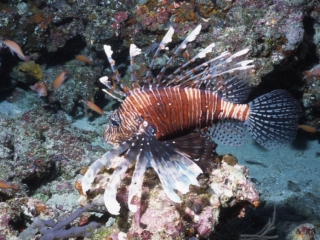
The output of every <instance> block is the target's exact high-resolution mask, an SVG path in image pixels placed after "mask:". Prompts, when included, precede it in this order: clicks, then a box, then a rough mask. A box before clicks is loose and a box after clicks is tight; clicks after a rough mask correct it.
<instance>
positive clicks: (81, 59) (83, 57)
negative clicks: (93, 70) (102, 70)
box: [75, 55, 93, 66]
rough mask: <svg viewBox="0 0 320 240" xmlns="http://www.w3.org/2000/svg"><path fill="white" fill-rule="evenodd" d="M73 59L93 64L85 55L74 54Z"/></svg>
mask: <svg viewBox="0 0 320 240" xmlns="http://www.w3.org/2000/svg"><path fill="white" fill-rule="evenodd" d="M75 59H76V60H78V61H80V62H84V63H88V64H89V65H90V66H92V65H93V62H92V61H91V60H90V59H89V58H88V57H87V56H84V55H76V57H75Z"/></svg>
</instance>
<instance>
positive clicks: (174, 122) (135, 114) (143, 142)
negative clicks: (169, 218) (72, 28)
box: [82, 25, 301, 214]
mask: <svg viewBox="0 0 320 240" xmlns="http://www.w3.org/2000/svg"><path fill="white" fill-rule="evenodd" d="M200 30H201V25H199V26H198V27H196V28H195V29H194V30H193V31H192V32H191V33H190V34H189V35H188V36H187V37H186V38H185V40H184V41H183V42H182V43H181V44H180V46H179V47H178V48H177V49H176V50H175V51H174V52H173V53H172V55H171V57H170V58H169V60H168V61H167V62H166V63H165V65H164V67H163V68H162V69H161V70H160V72H159V73H158V75H157V76H155V77H154V76H153V74H152V72H153V71H152V70H153V66H154V63H155V61H156V59H157V57H158V55H159V53H160V52H161V51H162V50H167V49H168V47H167V44H168V43H169V42H171V41H172V36H173V34H174V30H173V28H170V29H169V30H168V32H167V34H166V35H165V36H164V38H163V39H162V41H161V42H160V44H159V46H158V48H157V50H156V51H155V54H154V57H153V58H152V60H151V63H150V65H149V68H148V70H147V71H146V74H145V77H144V78H142V79H140V80H136V78H135V73H134V57H135V56H137V55H139V54H141V50H140V49H139V48H137V47H136V46H135V45H134V44H132V45H131V46H130V64H131V67H130V69H131V73H130V74H131V85H132V88H129V87H128V86H125V84H124V82H123V80H122V79H121V76H120V74H119V72H118V70H117V69H116V66H115V61H114V60H113V59H112V54H113V52H112V50H111V47H110V46H107V45H105V46H104V50H105V53H106V55H107V57H108V60H109V63H110V65H111V68H112V71H113V72H114V74H115V79H116V80H115V81H113V80H110V81H109V80H108V78H107V77H102V78H101V79H100V81H101V82H102V83H103V84H104V85H105V86H106V87H107V88H108V90H104V91H105V92H106V93H107V94H108V95H110V96H112V97H114V98H115V99H117V100H118V101H120V102H121V105H120V107H119V108H118V109H116V110H115V111H114V112H113V113H112V114H111V116H110V119H109V124H108V125H107V126H106V127H105V130H104V139H105V141H106V142H108V143H112V144H115V145H116V146H115V147H114V149H112V150H111V151H109V152H107V153H106V154H104V155H103V156H101V157H100V158H99V159H98V160H96V161H95V162H94V163H93V164H92V165H91V166H90V167H89V169H88V170H87V172H86V174H85V175H84V177H83V180H82V189H83V192H84V193H88V192H89V191H90V190H91V189H93V188H94V187H93V185H94V181H95V178H96V177H97V175H98V173H99V171H100V170H101V169H102V168H106V169H110V168H115V170H114V172H113V174H112V176H111V178H110V180H109V182H108V183H107V186H106V188H105V192H104V202H105V205H106V208H107V209H108V211H109V212H110V213H112V214H119V211H120V207H121V206H120V204H119V203H118V201H117V199H116V195H117V189H118V187H119V185H120V182H121V176H122V174H124V173H125V172H126V171H127V170H128V168H130V167H131V166H132V165H134V166H135V167H134V171H133V175H132V180H131V184H130V186H129V196H128V205H129V209H130V210H131V211H132V212H135V211H137V209H138V208H139V206H137V205H135V204H134V203H133V202H132V199H133V198H134V196H136V195H139V194H140V193H141V191H140V190H141V187H142V182H143V181H142V180H143V175H144V173H145V171H146V169H147V168H148V167H152V168H153V169H154V171H155V172H156V173H157V175H158V177H159V179H160V181H161V184H162V186H163V188H164V190H165V192H166V194H167V196H168V197H169V198H170V199H171V200H172V201H173V202H181V199H180V197H179V196H178V194H177V193H176V192H175V190H178V191H179V192H181V193H182V194H185V193H187V192H188V191H189V186H190V185H198V180H197V176H198V175H199V174H201V173H202V169H201V168H200V167H199V166H198V164H197V163H196V162H197V161H198V160H199V159H200V161H210V160H211V158H212V152H213V143H212V142H211V140H210V139H209V138H207V137H206V136H207V135H210V136H211V137H213V139H216V140H218V141H220V142H221V143H223V144H226V145H230V146H242V145H244V144H245V143H246V132H249V133H250V135H251V136H252V137H253V138H254V139H255V140H256V141H257V142H258V143H259V144H260V145H262V146H264V147H266V148H268V149H274V148H279V147H281V146H282V145H284V144H288V143H290V142H292V141H293V140H294V138H295V135H296V130H297V128H298V119H299V117H300V115H301V109H300V106H299V104H298V102H297V101H296V100H295V99H294V98H292V97H291V96H290V95H289V94H288V93H287V92H286V91H284V90H275V91H273V92H271V93H267V94H265V95H262V96H260V97H258V98H257V99H255V100H253V101H251V102H250V103H248V104H244V103H243V102H244V101H246V100H247V97H248V94H249V92H250V88H249V86H248V81H249V77H250V73H252V71H251V70H252V69H253V68H254V65H253V60H243V56H244V55H245V54H247V53H248V52H249V49H243V50H241V51H238V52H236V53H234V54H231V53H229V52H223V53H221V54H220V55H219V56H216V57H213V58H210V59H209V60H204V61H202V62H199V63H198V64H194V63H195V62H197V60H199V59H201V58H204V57H205V56H206V55H207V54H208V53H210V52H211V51H212V48H213V47H214V43H213V44H210V45H209V46H208V47H206V48H205V49H203V50H202V51H200V52H199V53H198V54H197V55H196V56H194V57H193V58H192V59H190V60H189V61H187V62H186V63H184V64H183V65H182V66H180V67H179V68H178V69H177V70H175V71H174V72H173V73H171V74H168V75H165V74H166V70H167V68H169V67H170V64H171V63H172V61H173V60H174V59H175V57H176V56H177V55H178V54H179V53H180V52H181V51H182V50H184V49H185V48H186V46H187V44H188V43H189V42H192V41H193V40H194V39H195V38H196V37H197V35H198V34H199V33H200ZM115 86H117V87H115ZM191 136H192V137H191ZM208 149H209V150H208ZM199 164H200V163H199Z"/></svg>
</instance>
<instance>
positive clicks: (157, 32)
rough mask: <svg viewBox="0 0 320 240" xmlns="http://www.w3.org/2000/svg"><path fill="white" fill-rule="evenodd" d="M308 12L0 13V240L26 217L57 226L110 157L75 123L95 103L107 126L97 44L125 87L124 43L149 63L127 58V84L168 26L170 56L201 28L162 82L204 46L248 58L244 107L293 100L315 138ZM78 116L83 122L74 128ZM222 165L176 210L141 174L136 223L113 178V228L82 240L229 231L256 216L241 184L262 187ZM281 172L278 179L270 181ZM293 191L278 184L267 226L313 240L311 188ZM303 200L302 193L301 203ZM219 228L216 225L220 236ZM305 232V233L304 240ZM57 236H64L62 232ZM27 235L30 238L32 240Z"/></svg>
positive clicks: (54, 4)
mask: <svg viewBox="0 0 320 240" xmlns="http://www.w3.org/2000/svg"><path fill="white" fill-rule="evenodd" d="M319 9H320V2H319V1H312V0H292V1H291V0H271V1H264V0H255V1H249V0H237V1H207V2H205V1H171V0H169V1H164V0H161V1H155V0H145V1H134V0H132V1H122V0H121V1H96V0H81V1H73V0H46V1H45V0H35V1H21V0H10V1H1V3H0V63H1V65H0V76H1V78H0V83H1V88H0V91H1V97H0V104H2V103H6V104H8V105H6V107H7V108H8V109H10V111H9V113H3V112H2V111H4V110H5V107H4V106H2V105H1V107H0V108H1V109H0V110H1V115H0V160H1V161H0V180H3V181H6V182H10V183H16V184H17V185H18V186H19V187H20V189H19V190H18V191H15V190H11V189H6V190H4V189H1V190H0V201H1V202H0V239H5V237H7V238H9V239H18V237H17V236H18V235H19V233H20V232H21V231H22V229H25V228H28V226H30V225H31V223H32V222H33V220H34V219H35V218H36V217H38V218H39V219H56V220H58V221H62V219H66V218H67V217H66V215H69V214H71V213H73V212H75V211H76V209H78V207H79V206H78V203H77V199H78V198H79V194H80V193H78V192H77V190H75V188H74V187H73V186H74V184H75V183H76V181H77V180H80V178H81V175H80V173H82V174H83V172H85V170H86V167H87V166H88V165H90V164H91V163H92V162H93V161H94V160H95V159H97V158H98V157H99V156H101V155H102V154H104V153H105V152H106V151H107V149H108V148H110V146H104V145H103V142H102V140H101V132H102V128H103V127H102V126H103V125H104V124H105V123H106V121H107V120H106V118H104V117H98V114H96V113H93V112H92V111H87V109H86V104H85V101H86V100H89V101H91V102H95V103H98V105H99V106H101V107H102V108H103V110H104V112H106V114H107V115H108V114H109V112H108V111H111V110H112V109H114V104H115V102H114V101H113V100H110V98H105V97H104V95H103V94H102V93H101V88H102V85H101V84H100V83H99V82H98V78H99V77H100V76H102V75H107V76H109V77H110V76H111V72H110V70H109V69H110V68H109V66H107V65H106V63H105V62H106V58H105V55H104V53H103V47H102V46H103V44H109V45H112V46H113V49H116V51H117V53H115V54H114V55H115V56H119V57H118V58H117V59H115V60H116V61H117V63H118V66H117V67H118V69H119V70H120V71H121V72H122V73H123V74H122V76H123V78H124V80H125V81H126V80H127V79H129V75H130V69H129V60H128V59H127V58H126V54H124V52H126V53H127V52H128V49H127V48H128V47H129V45H130V44H131V43H135V44H137V46H138V47H139V48H142V49H143V50H144V51H145V52H149V53H150V54H149V55H150V56H149V55H148V56H147V55H143V56H139V57H138V58H137V63H141V64H140V65H138V67H137V69H136V71H137V76H138V77H139V76H141V75H143V72H145V71H146V70H147V64H144V62H148V61H149V62H150V61H151V60H152V58H151V56H152V55H153V51H154V49H155V48H156V47H157V44H158V43H159V41H160V40H161V39H162V37H163V35H164V34H165V32H166V30H167V29H168V27H169V26H170V25H171V26H173V27H174V29H175V32H176V33H177V34H176V35H174V36H173V42H172V44H170V45H169V48H170V49H171V48H173V47H174V45H176V44H177V43H179V42H181V40H182V38H183V36H185V35H186V32H190V31H191V30H192V29H194V28H195V26H196V25H198V24H199V23H202V26H203V32H202V34H201V35H199V37H198V38H197V39H196V40H195V41H194V43H192V44H191V45H190V46H188V47H187V50H186V51H185V53H184V54H183V55H182V56H178V57H177V58H176V59H175V60H174V61H173V62H172V66H171V69H169V70H170V71H172V70H173V69H174V68H175V67H177V66H180V65H181V62H183V61H184V62H185V61H186V60H188V59H190V58H191V57H192V56H193V55H194V53H195V52H197V50H199V49H201V48H203V47H204V46H206V45H208V43H211V42H212V41H213V40H212V39H214V42H215V44H216V47H215V48H214V50H213V51H214V52H213V54H215V53H217V52H222V51H226V50H228V51H231V52H235V51H237V50H239V49H243V48H245V47H249V48H250V49H251V54H252V57H253V58H255V65H256V69H255V72H252V78H251V85H252V86H254V87H256V88H255V91H254V92H253V93H252V97H254V96H255V95H260V94H261V93H264V92H266V91H268V90H273V89H274V88H282V89H287V90H288V91H290V92H291V93H292V94H293V95H294V96H295V97H296V98H300V99H301V102H302V105H303V106H304V109H303V111H304V117H303V119H302V121H303V122H304V123H305V124H309V125H312V126H314V127H316V128H317V129H319V128H320V117H319V113H320V104H319V102H320V81H319V79H320V76H319V74H318V72H317V71H314V70H316V69H318V67H319V57H320V11H319ZM6 39H10V40H12V41H15V42H17V43H18V44H19V45H20V46H21V48H22V50H23V52H24V53H26V54H27V55H30V56H31V57H32V59H33V61H30V62H28V63H25V62H22V61H21V59H19V58H18V57H17V56H12V54H11V53H10V50H9V49H8V48H7V47H6V45H5V44H4V41H5V40H6ZM149 46H153V47H149ZM145 49H147V50H145ZM79 54H81V55H85V56H88V57H89V59H90V60H92V61H93V62H94V65H89V64H86V65H85V64H84V63H81V62H79V61H76V60H74V58H75V56H76V55H79ZM169 57H170V56H169V55H168V54H167V53H166V52H165V53H164V54H162V55H161V56H159V59H158V62H156V63H155V70H154V71H155V72H158V71H160V69H159V68H160V66H162V64H163V62H165V61H166V60H167V59H168V58H169ZM145 60H146V61H145ZM63 67H64V68H65V69H67V71H68V73H69V75H68V79H66V81H65V82H64V83H63V84H62V85H61V87H60V88H58V89H57V90H55V89H53V87H52V82H53V80H54V79H55V77H56V76H57V75H59V73H60V72H61V70H62V68H63ZM40 79H41V82H43V84H45V85H46V86H47V87H48V94H47V96H44V97H42V98H41V99H40V98H38V97H36V96H35V95H36V94H35V93H34V92H32V91H31V90H30V89H29V85H34V84H35V83H36V82H38V80H40ZM10 104H11V105H10ZM13 106H15V107H13ZM84 116H85V117H87V118H89V119H90V121H89V122H86V125H85V124H84V120H83V117H84ZM230 152H231V153H232V149H230ZM317 154H319V153H317ZM316 157H317V155H316V156H315V161H316V160H317V158H316ZM223 158H224V160H223V161H222V162H221V163H219V164H220V166H219V167H217V165H216V164H213V163H211V164H208V165H207V166H206V167H205V168H206V169H205V168H203V169H204V171H205V172H206V175H204V176H201V177H200V178H199V182H200V184H201V187H200V188H198V187H194V186H192V187H191V191H190V193H188V194H187V195H185V196H183V195H181V198H182V199H183V203H182V204H180V205H179V204H173V203H172V202H170V201H169V200H168V199H167V197H166V196H165V194H164V192H163V191H162V188H161V186H160V184H159V180H158V178H157V176H156V174H154V172H153V171H152V170H148V171H147V173H146V176H145V179H144V183H143V189H142V191H143V193H142V195H141V196H142V197H141V199H139V198H134V201H135V203H136V204H139V205H140V211H139V212H137V213H135V214H133V213H130V212H129V211H128V210H127V207H126V198H127V186H128V183H129V182H130V179H131V175H130V174H131V173H132V169H131V170H129V172H128V173H126V174H125V175H124V176H122V178H123V181H122V183H121V186H120V189H119V191H118V199H119V201H120V203H121V206H122V210H121V214H120V216H119V217H112V216H110V215H108V214H107V217H106V219H104V220H103V221H104V222H103V221H102V222H103V223H105V222H106V223H107V225H106V226H102V227H100V228H99V229H96V230H95V231H94V233H93V235H92V237H91V239H99V240H100V239H103V238H106V237H109V238H111V239H117V238H119V239H120V238H121V237H124V236H125V237H127V238H128V239H156V238H157V237H167V238H179V237H183V238H189V239H197V237H195V236H196V235H197V234H199V235H202V236H203V238H210V236H211V235H210V233H211V234H212V231H213V230H214V227H217V226H218V227H219V225H220V224H225V222H222V220H221V219H218V216H219V215H220V216H221V215H223V216H224V215H225V211H224V210H226V209H232V210H231V211H232V214H231V216H232V217H230V218H232V219H235V220H238V219H239V217H242V215H243V213H244V212H243V208H245V206H246V205H256V203H257V200H258V199H259V197H258V195H257V191H256V190H255V188H254V187H253V185H252V183H253V182H254V183H255V184H256V185H257V188H258V189H259V187H260V186H261V185H262V184H263V183H264V181H265V180H264V179H261V178H257V177H256V178H249V177H248V173H247V169H246V168H245V167H244V166H242V165H240V164H239V163H237V161H236V160H235V159H234V158H233V157H231V155H229V157H227V156H225V155H224V156H223ZM242 160H243V159H239V162H241V161H242ZM252 161H255V159H252ZM301 161H303V159H301ZM226 163H228V164H226ZM241 164H242V163H241ZM246 165H247V163H246ZM266 165H267V164H266ZM202 167H203V166H202ZM262 171H263V170H262ZM279 171H280V170H279ZM285 171H286V169H281V171H280V172H282V174H283V172H285ZM110 175H111V171H103V172H101V174H100V175H99V179H97V182H96V191H94V192H93V193H92V195H90V196H89V198H90V199H92V198H94V197H95V196H98V195H99V194H102V192H103V184H105V183H103V181H104V179H105V178H108V176H110ZM235 176H237V177H235ZM230 177H233V181H230ZM308 184H309V185H310V186H307V185H308ZM296 185H297V184H296V183H295V180H294V179H293V180H292V181H291V182H288V183H287V184H284V188H286V187H287V188H288V190H289V191H292V192H293V193H294V194H295V195H293V196H292V198H290V199H288V200H287V201H286V202H284V203H282V202H280V203H277V204H280V205H281V206H280V210H279V212H280V214H279V215H280V216H281V218H279V219H278V221H276V224H277V226H276V228H277V234H278V235H279V236H280V238H281V237H282V238H285V236H287V235H288V234H289V231H291V229H294V228H295V227H296V226H297V223H299V224H300V223H305V222H310V223H312V224H313V225H314V227H312V226H311V225H303V226H300V227H298V228H297V229H295V230H293V233H292V234H291V235H290V237H288V239H299V238H294V237H293V236H294V235H295V236H298V235H299V236H298V237H300V239H301V238H302V237H304V238H306V237H310V238H311V239H312V234H313V235H315V233H314V231H316V232H319V231H320V228H319V220H318V218H317V217H314V215H315V213H317V212H319V204H318V202H319V201H320V199H319V197H318V194H317V193H318V192H319V186H318V185H317V184H315V185H314V186H311V185H312V184H310V183H306V184H305V185H304V186H300V187H299V186H296ZM78 187H79V186H78ZM281 187H282V186H281ZM309 188H310V189H311V188H312V189H311V190H308V191H309V192H306V189H309ZM213 192H219V194H218V195H214V194H213ZM267 194H270V195H272V193H268V191H267V190H265V191H263V192H261V197H262V200H263V201H262V204H261V208H262V209H263V208H267V207H268V206H269V202H268V198H267V197H266V195H267ZM303 194H304V195H303ZM37 199H39V200H37ZM265 199H267V200H266V201H267V203H266V205H264V200H265ZM40 200H41V201H42V202H40ZM80 200H81V201H80V202H81V203H82V204H83V205H84V206H87V205H86V203H87V200H88V199H86V198H85V197H84V196H82V197H81V198H80ZM248 201H249V202H248ZM245 203H246V204H245ZM249 203H250V204H249ZM236 206H237V207H236ZM267 209H268V208H267ZM90 210H93V212H95V214H96V215H98V214H101V213H104V214H105V209H104V208H103V207H100V209H99V210H97V209H94V208H93V209H90ZM246 210H247V209H246ZM258 210H259V209H257V210H256V211H255V212H258ZM269 212H272V211H269ZM269 212H268V211H266V212H262V213H261V212H260V215H259V216H255V218H254V219H253V220H252V222H251V223H248V224H246V225H245V226H244V227H243V229H246V228H247V226H254V227H255V226H256V225H259V224H258V223H260V222H261V218H262V217H261V216H265V218H266V219H268V217H269V216H270V215H268V214H269ZM160 213H161V214H160ZM86 214H87V215H86ZM93 215H94V214H93V213H89V214H88V212H86V213H85V216H83V214H82V215H81V216H79V217H78V218H77V219H76V220H75V221H73V222H71V223H70V225H71V226H72V227H75V226H78V225H79V222H82V223H80V225H84V226H87V225H86V224H87V223H89V222H90V221H93V220H92V218H93V217H94V216H93ZM245 215H248V214H247V213H246V214H245ZM311 216H313V217H311ZM150 219H151V220H152V221H150ZM243 219H245V218H242V219H241V220H243ZM284 219H286V220H284ZM288 219H290V220H288ZM292 219H293V220H292ZM218 220H219V221H220V224H219V225H217V223H218ZM252 223H253V224H252ZM264 223H265V222H264ZM261 225H263V224H260V225H259V226H261ZM226 226H228V224H226V225H223V228H225V227H226ZM288 226H290V227H288ZM306 228H307V229H309V230H310V231H309V230H308V231H305V230H306ZM61 229H63V230H66V228H65V226H63V228H61ZM82 229H85V228H82ZM163 229H165V230H166V231H167V233H165V231H164V230H163ZM36 231H38V230H37V229H36V230H34V231H33V232H32V233H30V234H31V235H32V234H33V236H36V237H40V236H38V235H40V234H39V233H37V232H36ZM227 235H228V233H227Z"/></svg>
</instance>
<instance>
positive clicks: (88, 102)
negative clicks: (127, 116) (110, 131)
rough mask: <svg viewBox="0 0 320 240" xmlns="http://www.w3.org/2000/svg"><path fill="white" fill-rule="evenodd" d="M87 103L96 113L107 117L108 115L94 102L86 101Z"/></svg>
mask: <svg viewBox="0 0 320 240" xmlns="http://www.w3.org/2000/svg"><path fill="white" fill-rule="evenodd" d="M85 103H86V104H87V106H88V107H89V108H90V109H91V110H93V111H95V112H96V113H99V114H101V115H103V116H106V114H105V113H104V112H103V111H102V110H101V108H99V107H98V106H97V105H95V104H94V103H93V102H90V101H85Z"/></svg>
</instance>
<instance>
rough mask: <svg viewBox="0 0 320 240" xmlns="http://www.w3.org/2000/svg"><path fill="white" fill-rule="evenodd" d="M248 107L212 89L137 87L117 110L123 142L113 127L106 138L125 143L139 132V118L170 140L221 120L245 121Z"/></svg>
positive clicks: (162, 138)
mask: <svg viewBox="0 0 320 240" xmlns="http://www.w3.org/2000/svg"><path fill="white" fill-rule="evenodd" d="M248 110H249V108H248V105H247V104H236V103H231V102H228V101H225V100H223V99H222V98H220V97H219V96H218V94H217V93H216V92H212V91H209V90H201V89H197V88H188V87H179V86H173V87H160V88H156V87H149V88H139V89H136V90H133V91H132V92H131V94H129V95H128V96H127V97H126V99H125V100H124V102H123V103H122V104H121V106H120V108H119V109H118V110H117V114H118V117H119V119H120V126H119V131H120V132H121V134H119V135H120V136H119V137H120V139H119V141H118V140H116V139H114V136H115V133H114V132H113V133H112V134H107V131H108V130H109V129H110V127H109V126H107V127H106V129H105V140H106V141H107V142H121V141H124V140H127V139H128V138H130V137H131V136H132V135H133V134H135V133H136V129H137V128H136V127H135V125H136V126H138V124H139V123H138V121H137V119H139V117H142V119H143V120H145V121H147V122H148V123H150V124H151V125H152V126H153V127H154V129H155V134H156V138H157V139H160V140H164V139H165V140H166V139H168V138H172V137H177V136H180V135H182V134H186V133H188V132H191V131H193V130H194V129H196V128H203V127H207V126H210V125H211V124H212V122H213V121H216V120H218V119H224V118H232V119H238V120H240V121H243V122H244V121H246V119H247V118H248V114H249V111H248ZM111 129H113V130H115V129H114V128H111ZM109 137H112V138H113V139H112V140H111V139H108V138H109ZM110 140H111V141H110Z"/></svg>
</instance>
